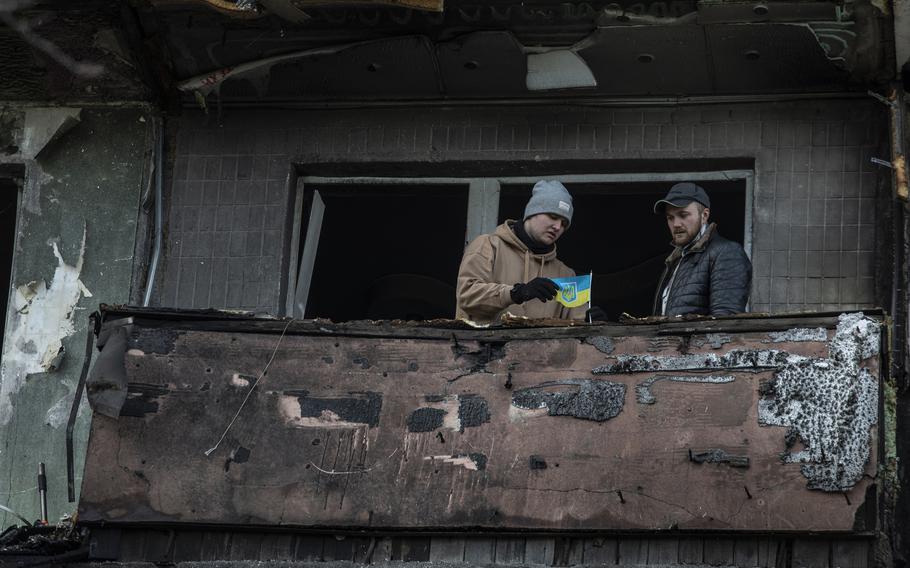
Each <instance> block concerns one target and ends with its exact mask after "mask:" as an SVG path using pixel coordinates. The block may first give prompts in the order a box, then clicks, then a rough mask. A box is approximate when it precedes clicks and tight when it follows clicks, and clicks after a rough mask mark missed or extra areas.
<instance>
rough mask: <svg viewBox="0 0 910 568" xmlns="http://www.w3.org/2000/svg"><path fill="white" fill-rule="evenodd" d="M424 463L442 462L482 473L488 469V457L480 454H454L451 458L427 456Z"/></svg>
mask: <svg viewBox="0 0 910 568" xmlns="http://www.w3.org/2000/svg"><path fill="white" fill-rule="evenodd" d="M423 459H424V461H441V462H442V463H448V464H452V465H456V466H461V467H463V468H465V469H467V470H470V471H482V470H484V469H486V468H487V456H485V455H484V454H479V453H470V454H454V455H451V456H426V457H424V458H423Z"/></svg>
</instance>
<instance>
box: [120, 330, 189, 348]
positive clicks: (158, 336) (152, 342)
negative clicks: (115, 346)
mask: <svg viewBox="0 0 910 568" xmlns="http://www.w3.org/2000/svg"><path fill="white" fill-rule="evenodd" d="M178 337H180V332H178V331H175V330H173V329H163V328H148V327H142V328H139V329H138V330H136V331H135V332H133V334H132V335H131V336H130V338H129V342H128V348H129V349H138V350H139V351H142V352H143V353H155V354H157V355H167V354H169V353H172V352H173V351H174V344H175V343H176V342H177V338H178Z"/></svg>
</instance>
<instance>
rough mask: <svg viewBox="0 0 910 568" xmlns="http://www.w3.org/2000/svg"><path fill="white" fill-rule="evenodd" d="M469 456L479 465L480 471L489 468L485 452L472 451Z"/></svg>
mask: <svg viewBox="0 0 910 568" xmlns="http://www.w3.org/2000/svg"><path fill="white" fill-rule="evenodd" d="M468 457H469V458H471V461H473V462H474V465H476V466H477V470H478V471H483V470H485V469H487V456H485V455H484V454H479V453H476V452H472V453H470V454H468Z"/></svg>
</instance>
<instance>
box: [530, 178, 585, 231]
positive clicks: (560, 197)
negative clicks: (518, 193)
mask: <svg viewBox="0 0 910 568" xmlns="http://www.w3.org/2000/svg"><path fill="white" fill-rule="evenodd" d="M573 211H574V208H573V207H572V196H571V195H569V190H567V189H566V186H564V185H563V184H561V183H559V182H558V181H548V180H540V181H539V182H537V183H535V184H534V189H533V190H532V191H531V200H530V201H528V204H527V206H525V216H524V218H525V219H527V218H528V217H533V216H534V215H537V214H538V213H551V214H553V215H559V216H560V217H563V218H564V219H565V220H566V221H568V223H566V226H567V227H568V226H569V224H571V223H572V212H573Z"/></svg>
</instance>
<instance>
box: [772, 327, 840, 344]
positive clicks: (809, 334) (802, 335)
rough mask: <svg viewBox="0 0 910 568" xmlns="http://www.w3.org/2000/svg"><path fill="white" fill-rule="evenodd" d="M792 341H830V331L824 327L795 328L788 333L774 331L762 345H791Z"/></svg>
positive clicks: (787, 331)
mask: <svg viewBox="0 0 910 568" xmlns="http://www.w3.org/2000/svg"><path fill="white" fill-rule="evenodd" d="M792 341H820V342H821V341H828V330H826V329H825V328H823V327H816V328H815V329H809V328H805V327H795V328H793V329H788V330H786V331H772V332H771V333H769V334H768V339H765V340H763V341H762V343H789V342H792Z"/></svg>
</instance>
